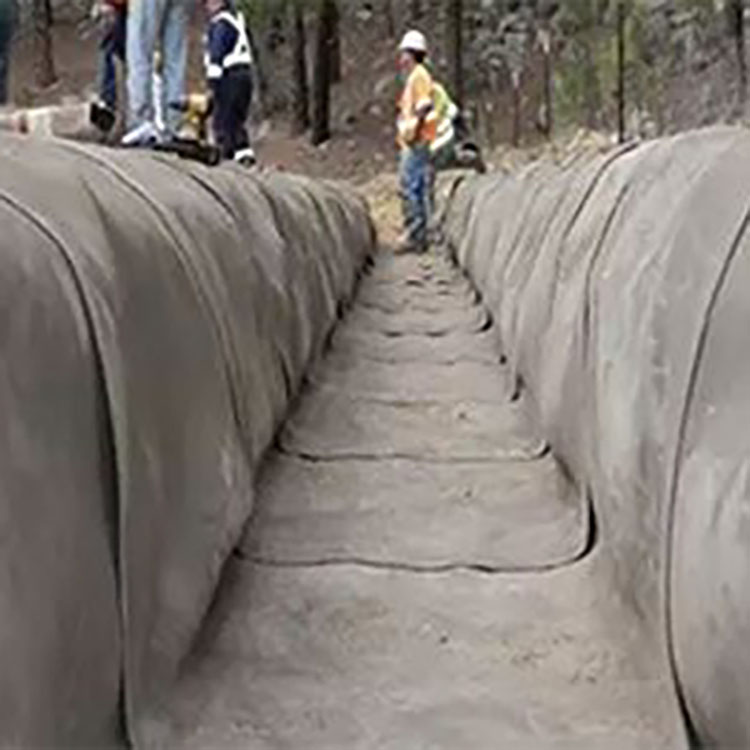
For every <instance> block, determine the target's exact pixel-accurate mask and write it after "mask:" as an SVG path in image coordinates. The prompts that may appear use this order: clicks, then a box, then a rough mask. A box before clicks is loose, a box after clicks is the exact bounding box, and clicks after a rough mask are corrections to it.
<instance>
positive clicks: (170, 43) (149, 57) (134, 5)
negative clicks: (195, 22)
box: [122, 0, 193, 146]
mask: <svg viewBox="0 0 750 750" xmlns="http://www.w3.org/2000/svg"><path fill="white" fill-rule="evenodd" d="M192 7H193V0H133V1H131V3H130V5H129V7H128V29H127V61H128V100H129V111H128V132H127V133H126V134H125V136H124V137H123V139H122V144H123V145H124V146H153V145H155V144H157V143H159V142H160V141H169V140H171V139H172V138H174V137H175V135H176V133H177V129H178V128H179V125H180V121H181V119H182V118H181V114H180V112H179V109H178V108H177V105H179V103H180V102H181V101H182V100H183V97H184V94H185V75H186V70H187V52H188V21H189V19H190V13H191V10H192ZM157 50H161V64H162V79H163V85H164V95H163V101H162V105H163V106H162V114H163V116H164V129H163V131H160V129H159V128H158V127H157V123H156V117H157V112H156V111H155V108H154V61H155V53H156V52H157Z"/></svg>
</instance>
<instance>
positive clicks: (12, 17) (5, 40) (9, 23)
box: [0, 0, 18, 106]
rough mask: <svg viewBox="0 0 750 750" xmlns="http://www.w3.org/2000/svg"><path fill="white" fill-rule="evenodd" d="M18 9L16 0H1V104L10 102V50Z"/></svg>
mask: <svg viewBox="0 0 750 750" xmlns="http://www.w3.org/2000/svg"><path fill="white" fill-rule="evenodd" d="M17 10H18V9H17V7H16V0H0V106H3V105H5V104H7V103H8V73H9V70H10V52H11V47H12V45H13V32H14V29H15V25H16V14H17Z"/></svg>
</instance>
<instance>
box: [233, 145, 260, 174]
mask: <svg viewBox="0 0 750 750" xmlns="http://www.w3.org/2000/svg"><path fill="white" fill-rule="evenodd" d="M234 160H235V161H236V162H237V164H239V165H240V166H241V167H246V168H247V169H250V168H251V167H254V166H255V165H256V164H257V163H258V158H257V157H256V156H255V151H253V150H252V149H251V148H243V149H242V151H238V152H237V153H236V154H235V155H234Z"/></svg>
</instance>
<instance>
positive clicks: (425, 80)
mask: <svg viewBox="0 0 750 750" xmlns="http://www.w3.org/2000/svg"><path fill="white" fill-rule="evenodd" d="M433 88H434V82H433V80H432V76H431V75H430V73H429V71H428V70H427V68H425V66H424V65H417V66H416V67H415V68H414V70H412V72H411V74H410V75H409V78H408V79H407V81H406V85H405V86H404V90H403V91H402V92H401V97H400V98H399V106H398V121H397V129H398V139H397V140H398V145H399V147H400V148H409V147H411V146H415V145H420V144H421V145H428V146H429V145H430V144H431V143H432V142H433V141H434V140H435V137H436V134H437V124H438V113H437V112H436V111H435V106H434V101H433ZM427 108H429V110H428V112H427V115H426V116H425V117H424V119H423V121H422V126H421V127H419V132H417V129H418V126H419V115H418V113H419V112H421V111H423V110H424V109H427Z"/></svg>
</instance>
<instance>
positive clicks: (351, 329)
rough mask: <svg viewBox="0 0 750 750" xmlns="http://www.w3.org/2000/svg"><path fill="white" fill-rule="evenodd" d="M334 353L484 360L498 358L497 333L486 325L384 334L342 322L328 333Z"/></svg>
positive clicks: (358, 356) (448, 360)
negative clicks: (474, 330)
mask: <svg viewBox="0 0 750 750" xmlns="http://www.w3.org/2000/svg"><path fill="white" fill-rule="evenodd" d="M331 346H332V351H333V354H334V356H337V357H341V358H342V359H350V360H354V361H357V360H376V361H379V362H436V363H439V362H443V363H452V362H484V363H485V364H497V363H498V362H499V361H500V355H499V353H498V346H497V337H496V336H495V333H494V332H493V331H492V330H491V329H490V330H489V331H482V332H481V333H474V334H472V333H466V332H464V331H452V332H450V333H446V334H445V335H442V336H425V335H423V334H419V333H404V334H402V335H400V336H387V335H385V334H383V333H374V332H373V331H363V330H361V329H360V328H359V327H357V326H350V325H348V324H347V322H346V321H344V323H342V324H341V325H340V326H339V327H338V328H337V329H336V330H335V331H334V334H333V336H332V337H331Z"/></svg>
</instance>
